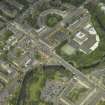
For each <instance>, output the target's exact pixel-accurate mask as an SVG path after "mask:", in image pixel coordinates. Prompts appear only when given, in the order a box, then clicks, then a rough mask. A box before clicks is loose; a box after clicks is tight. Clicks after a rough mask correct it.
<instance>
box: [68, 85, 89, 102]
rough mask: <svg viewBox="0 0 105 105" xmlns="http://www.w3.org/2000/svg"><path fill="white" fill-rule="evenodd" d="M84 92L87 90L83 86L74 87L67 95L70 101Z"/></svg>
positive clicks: (74, 100)
mask: <svg viewBox="0 0 105 105" xmlns="http://www.w3.org/2000/svg"><path fill="white" fill-rule="evenodd" d="M85 92H87V89H86V88H84V87H81V88H74V89H73V90H72V91H71V92H70V93H69V95H68V98H69V99H70V100H71V101H72V102H74V103H75V102H76V101H78V100H79V99H80V97H81V95H83V94H84V93H85Z"/></svg>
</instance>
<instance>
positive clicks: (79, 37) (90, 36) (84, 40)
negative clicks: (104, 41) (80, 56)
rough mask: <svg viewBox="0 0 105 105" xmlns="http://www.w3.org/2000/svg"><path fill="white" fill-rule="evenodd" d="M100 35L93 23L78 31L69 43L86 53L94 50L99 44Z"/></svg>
mask: <svg viewBox="0 0 105 105" xmlns="http://www.w3.org/2000/svg"><path fill="white" fill-rule="evenodd" d="M99 41H100V39H99V36H98V35H97V32H96V31H95V29H94V27H92V25H91V24H88V25H87V26H86V27H85V28H84V29H83V30H81V31H79V32H78V33H76V35H75V36H74V38H73V39H72V40H71V41H70V42H69V44H70V45H71V46H72V47H74V48H75V49H78V50H80V51H82V52H84V53H85V54H89V53H91V52H92V51H94V50H95V49H96V48H97V47H98V44H99Z"/></svg>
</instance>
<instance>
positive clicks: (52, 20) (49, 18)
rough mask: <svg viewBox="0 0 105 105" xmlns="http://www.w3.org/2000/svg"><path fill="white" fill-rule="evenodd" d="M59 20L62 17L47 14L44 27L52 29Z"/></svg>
mask: <svg viewBox="0 0 105 105" xmlns="http://www.w3.org/2000/svg"><path fill="white" fill-rule="evenodd" d="M61 20H62V17H61V16H59V15H57V14H48V15H47V17H46V25H47V26H48V27H54V26H55V25H56V24H57V23H58V22H60V21H61Z"/></svg>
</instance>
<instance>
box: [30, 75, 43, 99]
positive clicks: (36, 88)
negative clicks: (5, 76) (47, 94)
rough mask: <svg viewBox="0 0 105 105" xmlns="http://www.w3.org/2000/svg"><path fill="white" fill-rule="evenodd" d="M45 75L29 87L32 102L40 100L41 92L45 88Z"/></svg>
mask: <svg viewBox="0 0 105 105" xmlns="http://www.w3.org/2000/svg"><path fill="white" fill-rule="evenodd" d="M44 78H45V77H44V75H43V74H42V75H40V76H39V78H38V80H37V81H35V80H33V81H32V82H31V84H30V86H29V94H30V100H35V101H37V100H39V95H40V91H41V89H42V87H43V83H44Z"/></svg>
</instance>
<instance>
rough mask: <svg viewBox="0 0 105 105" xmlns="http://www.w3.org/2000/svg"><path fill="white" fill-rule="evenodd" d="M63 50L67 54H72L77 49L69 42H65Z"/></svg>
mask: <svg viewBox="0 0 105 105" xmlns="http://www.w3.org/2000/svg"><path fill="white" fill-rule="evenodd" d="M61 51H62V52H63V53H65V54H67V55H72V54H75V49H74V48H73V47H71V46H70V45H69V44H65V45H64V46H63V47H62V48H61Z"/></svg>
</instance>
